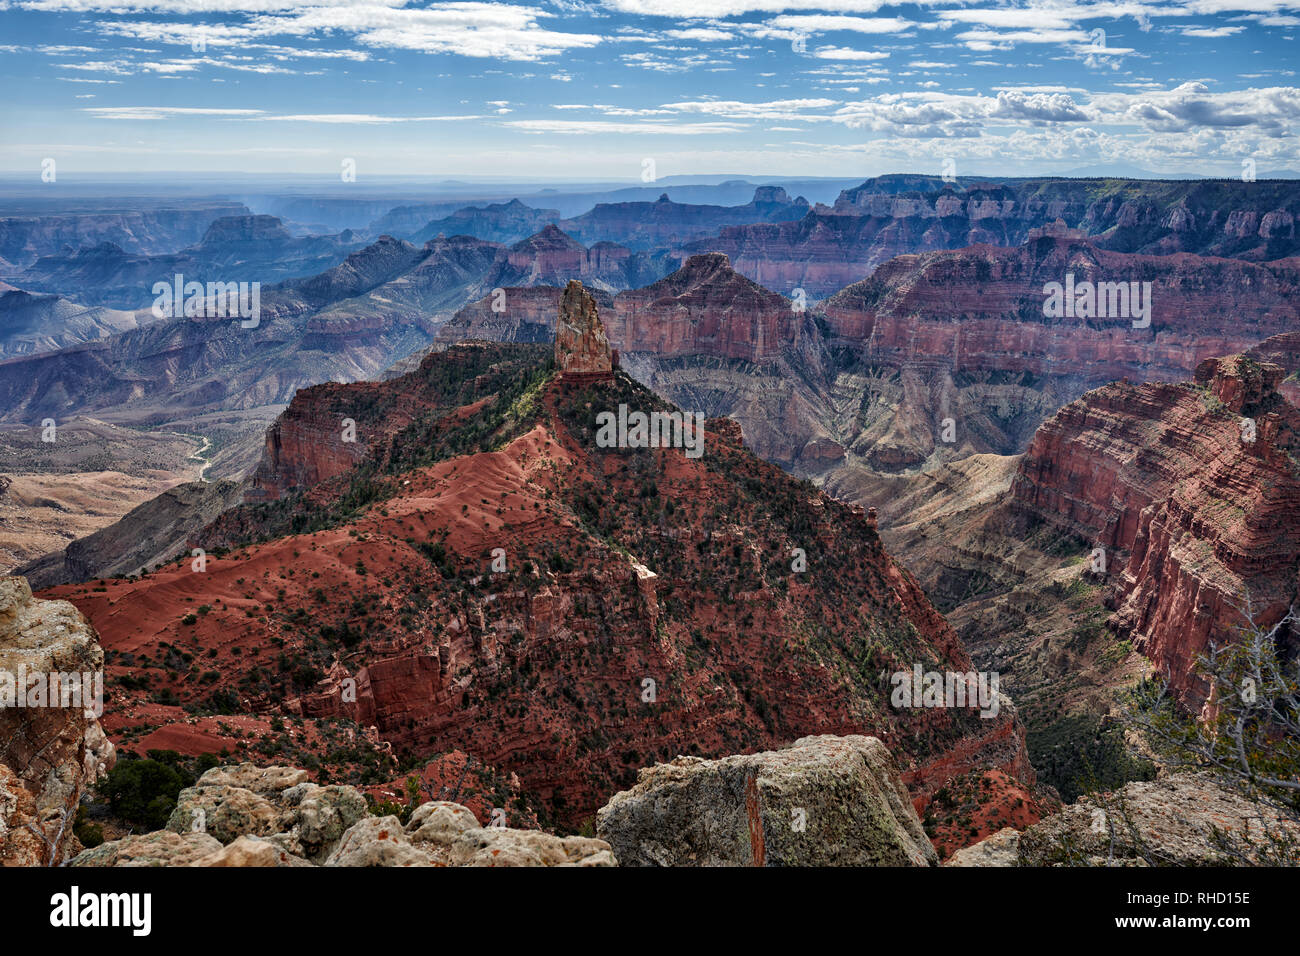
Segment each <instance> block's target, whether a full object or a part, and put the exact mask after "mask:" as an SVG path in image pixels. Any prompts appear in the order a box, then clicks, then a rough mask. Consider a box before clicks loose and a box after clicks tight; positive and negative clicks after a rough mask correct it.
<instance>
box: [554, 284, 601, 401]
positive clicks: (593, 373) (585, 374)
mask: <svg viewBox="0 0 1300 956" xmlns="http://www.w3.org/2000/svg"><path fill="white" fill-rule="evenodd" d="M555 364H556V366H557V367H558V368H559V370H560V372H561V374H562V376H563V377H564V380H565V381H570V382H572V381H602V380H609V379H612V378H613V375H614V362H613V355H612V353H611V352H610V348H609V338H608V337H607V336H606V335H605V326H604V323H602V322H601V321H600V313H599V312H598V311H597V309H596V300H595V299H594V298H592V295H591V293H590V292H588V291H587V290H586V289H585V288H583V285H582V283H581V282H579V281H578V280H576V279H571V280H569V284H568V285H567V286H566V287H565V289H564V295H563V296H561V297H560V311H559V314H558V315H557V316H556V321H555Z"/></svg>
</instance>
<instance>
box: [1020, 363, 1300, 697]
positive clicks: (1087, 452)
mask: <svg viewBox="0 0 1300 956" xmlns="http://www.w3.org/2000/svg"><path fill="white" fill-rule="evenodd" d="M1284 374H1285V372H1284V370H1283V369H1282V368H1281V367H1280V366H1277V365H1273V364H1271V363H1268V364H1261V363H1258V362H1255V361H1254V360H1252V359H1249V358H1246V357H1244V356H1231V357H1228V358H1224V359H1209V360H1206V361H1205V362H1204V363H1202V364H1201V365H1200V366H1199V367H1198V368H1197V372H1196V379H1195V381H1194V382H1190V383H1179V384H1161V383H1152V384H1146V385H1140V386H1134V385H1127V384H1123V383H1116V384H1113V385H1108V386H1105V387H1103V388H1100V389H1097V390H1095V391H1092V392H1089V393H1088V394H1087V395H1085V396H1084V397H1083V398H1082V399H1079V400H1078V401H1076V402H1073V403H1071V404H1070V405H1067V406H1066V407H1065V408H1063V409H1061V411H1060V412H1058V413H1057V414H1056V416H1054V417H1053V418H1052V419H1051V420H1050V421H1049V422H1047V423H1046V424H1045V425H1044V426H1043V427H1042V428H1041V429H1039V431H1038V434H1037V435H1035V437H1034V440H1033V442H1032V443H1031V444H1030V447H1029V450H1028V451H1027V452H1026V453H1025V456H1024V460H1023V461H1022V463H1021V466H1020V469H1019V472H1018V473H1017V475H1016V477H1015V479H1014V481H1013V482H1012V486H1011V495H1012V500H1013V501H1014V503H1015V505H1016V506H1017V507H1018V508H1020V509H1022V510H1023V511H1024V512H1025V513H1027V514H1030V515H1032V516H1034V517H1036V518H1039V519H1041V520H1043V521H1046V522H1048V523H1049V524H1051V525H1052V526H1054V527H1055V528H1056V529H1058V530H1059V531H1062V532H1066V533H1068V534H1071V535H1074V536H1076V537H1077V538H1078V539H1079V540H1080V541H1081V542H1082V543H1083V544H1084V547H1085V548H1088V547H1099V548H1102V549H1105V551H1106V552H1108V553H1109V560H1108V561H1107V562H1106V565H1105V569H1106V572H1107V575H1108V583H1110V584H1111V586H1112V588H1113V595H1112V597H1111V601H1112V603H1113V604H1114V606H1115V615H1114V618H1113V622H1114V624H1115V625H1116V627H1117V629H1118V631H1119V633H1120V634H1121V635H1122V636H1124V637H1128V638H1131V640H1132V641H1133V645H1134V647H1135V648H1137V649H1138V650H1139V651H1141V652H1142V653H1143V654H1144V655H1145V656H1146V657H1147V658H1149V659H1150V660H1151V661H1152V663H1153V664H1154V665H1155V666H1156V668H1157V670H1158V671H1159V672H1161V673H1162V674H1164V675H1167V676H1168V678H1169V680H1170V681H1171V683H1172V685H1173V687H1174V688H1175V690H1176V691H1177V692H1178V693H1179V694H1180V695H1182V696H1183V697H1184V699H1185V700H1187V701H1188V702H1189V703H1191V704H1193V705H1199V704H1200V703H1201V702H1202V701H1203V700H1204V698H1205V693H1206V688H1204V687H1202V686H1200V682H1199V680H1198V679H1197V677H1196V675H1195V673H1194V669H1193V663H1194V661H1195V659H1196V657H1197V656H1198V655H1199V654H1201V653H1203V652H1204V651H1205V650H1206V647H1207V644H1208V643H1209V642H1210V641H1214V642H1216V643H1220V644H1221V643H1223V642H1225V641H1228V640H1231V639H1233V637H1234V636H1235V629H1236V628H1238V627H1240V626H1242V625H1243V624H1244V623H1245V621H1244V619H1243V612H1244V611H1245V610H1246V608H1247V602H1249V607H1250V609H1251V610H1252V611H1253V613H1254V615H1255V619H1256V621H1257V623H1259V624H1261V625H1263V626H1265V627H1271V626H1272V625H1273V624H1275V623H1276V622H1277V621H1278V620H1280V619H1281V618H1282V617H1283V616H1285V614H1286V612H1287V610H1288V609H1289V608H1290V607H1291V606H1292V605H1293V604H1294V603H1295V602H1296V600H1297V597H1298V596H1300V595H1298V593H1297V591H1298V587H1300V523H1297V521H1296V518H1295V516H1296V514H1297V506H1300V464H1298V463H1297V453H1298V452H1300V409H1297V408H1296V407H1295V406H1293V405H1291V404H1290V403H1289V402H1287V401H1286V400H1285V399H1284V398H1283V397H1282V396H1281V395H1280V394H1279V393H1278V391H1277V387H1278V385H1279V383H1280V382H1281V380H1282V378H1283V375H1284ZM1292 639H1294V635H1293V636H1292Z"/></svg>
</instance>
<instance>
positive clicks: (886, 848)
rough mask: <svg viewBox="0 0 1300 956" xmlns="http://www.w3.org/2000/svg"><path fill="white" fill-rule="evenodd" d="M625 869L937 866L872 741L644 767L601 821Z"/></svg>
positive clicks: (814, 741) (881, 750)
mask: <svg viewBox="0 0 1300 956" xmlns="http://www.w3.org/2000/svg"><path fill="white" fill-rule="evenodd" d="M596 830H597V833H598V835H599V836H600V837H601V838H602V839H604V840H607V841H608V842H609V844H610V846H611V847H612V849H613V851H614V855H615V856H616V857H617V858H618V860H619V863H620V864H621V865H623V866H826V865H836V866H933V865H936V864H937V863H938V857H937V855H936V854H935V851H934V847H932V846H931V845H930V841H929V840H928V839H927V838H926V835H925V831H924V830H923V829H922V827H921V821H920V819H919V818H918V817H917V815H916V811H915V810H914V809H913V808H912V803H911V800H910V798H909V797H908V794H907V791H906V789H904V787H903V785H902V783H901V781H900V780H899V776H898V770H897V769H896V768H895V766H894V762H893V759H892V758H891V757H890V754H889V751H888V750H887V749H886V748H885V745H884V744H882V743H881V742H880V741H879V740H877V739H876V738H875V737H862V736H850V737H831V736H821V737H804V738H802V739H800V740H797V741H795V743H794V744H792V745H791V746H790V747H787V748H785V749H784V750H775V751H768V752H765V753H757V754H748V755H742V756H733V757H726V758H723V759H722V760H702V759H700V758H698V757H678V758H677V759H676V760H673V761H672V762H671V763H667V764H656V765H655V766H654V767H650V768H648V769H645V770H642V771H641V773H640V776H639V777H638V779H637V783H636V786H634V787H633V788H632V789H631V790H625V791H623V792H622V793H618V794H615V795H614V797H613V799H611V800H610V801H609V803H608V804H606V805H605V806H604V807H603V808H602V809H601V810H600V812H599V813H598V814H597V816H596Z"/></svg>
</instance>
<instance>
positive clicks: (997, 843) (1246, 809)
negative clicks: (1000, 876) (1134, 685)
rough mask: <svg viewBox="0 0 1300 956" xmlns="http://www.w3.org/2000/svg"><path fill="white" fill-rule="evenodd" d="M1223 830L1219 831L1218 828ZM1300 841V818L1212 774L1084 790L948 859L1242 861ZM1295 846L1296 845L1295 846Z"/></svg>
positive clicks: (1266, 859) (1002, 862)
mask: <svg viewBox="0 0 1300 956" xmlns="http://www.w3.org/2000/svg"><path fill="white" fill-rule="evenodd" d="M1216 831H1217V832H1216ZM1288 842H1289V844H1290V846H1291V847H1293V848H1294V847H1297V846H1300V819H1296V818H1295V817H1294V816H1293V815H1290V814H1288V813H1287V812H1286V811H1285V810H1282V809H1280V808H1275V807H1271V806H1269V805H1267V804H1261V803H1256V802H1254V801H1251V800H1249V799H1247V798H1246V797H1245V796H1243V795H1242V794H1240V793H1238V792H1236V791H1234V790H1229V789H1227V788H1225V787H1224V786H1223V785H1222V784H1220V783H1218V782H1216V781H1215V780H1214V779H1213V778H1211V777H1209V776H1208V775H1205V774H1190V773H1178V774H1171V775H1170V776H1168V777H1165V778H1163V779H1161V780H1155V781H1150V782H1145V781H1144V782H1135V783H1130V784H1127V785H1126V786H1124V787H1122V788H1121V789H1119V790H1116V791H1114V792H1112V793H1107V794H1100V795H1096V796H1085V797H1082V798H1080V799H1079V800H1078V801H1077V802H1076V803H1074V804H1072V805H1071V806H1068V807H1066V808H1065V809H1064V810H1062V811H1061V812H1060V813H1058V814H1055V815H1053V816H1051V817H1048V818H1047V819H1045V820H1042V821H1040V822H1039V823H1036V824H1034V825H1033V826H1031V827H1029V828H1027V829H1026V830H1024V832H1021V833H1017V832H1016V831H1015V830H1002V831H1001V832H999V833H995V834H994V835H993V836H991V837H989V838H988V839H987V840H983V841H981V842H980V843H977V844H975V845H974V846H969V847H966V848H965V849H963V850H958V851H957V852H956V853H954V854H953V855H952V857H951V858H950V859H949V860H948V861H947V863H946V864H945V865H946V866H1052V865H1069V866H1108V865H1109V866H1242V865H1251V864H1264V863H1270V862H1276V861H1275V860H1274V859H1273V858H1272V857H1271V855H1270V854H1271V852H1272V850H1274V849H1276V848H1278V847H1281V846H1284V845H1285V844H1287V843H1288ZM1291 852H1294V850H1292V851H1291Z"/></svg>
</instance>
